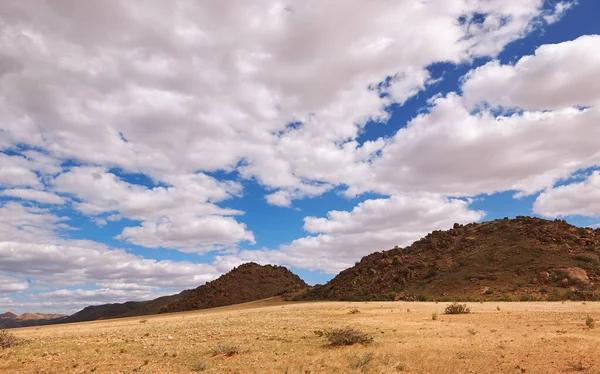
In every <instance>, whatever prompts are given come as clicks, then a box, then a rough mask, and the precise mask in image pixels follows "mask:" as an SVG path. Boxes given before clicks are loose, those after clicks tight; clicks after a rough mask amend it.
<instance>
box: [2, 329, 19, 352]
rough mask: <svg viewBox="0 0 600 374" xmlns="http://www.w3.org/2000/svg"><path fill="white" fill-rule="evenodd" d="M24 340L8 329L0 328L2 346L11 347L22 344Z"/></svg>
mask: <svg viewBox="0 0 600 374" xmlns="http://www.w3.org/2000/svg"><path fill="white" fill-rule="evenodd" d="M21 342H22V340H21V339H19V338H17V337H16V336H14V335H13V334H11V333H10V332H8V331H6V330H0V348H2V349H3V348H10V347H14V346H17V345H19V344H21Z"/></svg>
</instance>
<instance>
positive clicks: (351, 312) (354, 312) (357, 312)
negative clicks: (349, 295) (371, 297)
mask: <svg viewBox="0 0 600 374" xmlns="http://www.w3.org/2000/svg"><path fill="white" fill-rule="evenodd" d="M359 313H360V310H358V309H352V310H350V311H349V312H348V314H359Z"/></svg>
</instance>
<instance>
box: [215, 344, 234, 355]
mask: <svg viewBox="0 0 600 374" xmlns="http://www.w3.org/2000/svg"><path fill="white" fill-rule="evenodd" d="M210 353H211V354H212V355H213V356H226V357H231V356H233V355H237V354H240V353H242V352H241V350H240V347H238V346H237V345H227V344H226V345H222V344H219V345H217V346H215V347H212V348H211V349H210Z"/></svg>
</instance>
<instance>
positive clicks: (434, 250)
mask: <svg viewBox="0 0 600 374" xmlns="http://www.w3.org/2000/svg"><path fill="white" fill-rule="evenodd" d="M599 255H600V229H595V230H594V229H590V228H580V227H576V226H572V225H570V224H568V223H566V222H565V221H563V220H555V221H548V220H544V219H540V218H532V217H522V216H521V217H517V218H515V219H500V220H495V221H490V222H484V223H472V224H468V225H464V226H463V225H459V224H455V225H454V228H452V229H450V230H447V231H434V232H432V233H431V234H429V235H427V236H426V237H424V238H422V239H420V240H418V241H416V242H414V243H413V244H412V245H410V246H408V247H406V248H398V247H397V248H394V249H391V250H388V251H383V252H376V253H373V254H370V255H368V256H366V257H364V258H362V259H361V261H360V262H358V263H356V265H355V266H353V267H351V268H349V269H347V270H344V271H342V272H341V273H340V274H338V275H337V276H336V277H335V278H334V279H332V280H331V281H330V282H328V283H327V284H325V285H317V286H315V287H313V288H312V289H311V290H309V291H307V292H306V293H304V294H302V295H300V296H299V297H296V299H299V300H434V299H435V300H452V299H463V300H491V299H494V300H561V299H566V298H569V299H579V300H582V299H594V300H597V299H600V293H599V290H600V288H599V285H600V284H599V283H600V266H599Z"/></svg>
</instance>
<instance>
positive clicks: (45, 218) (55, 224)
mask: <svg viewBox="0 0 600 374" xmlns="http://www.w3.org/2000/svg"><path fill="white" fill-rule="evenodd" d="M67 220H68V219H67V218H65V217H58V216H56V215H54V214H52V213H50V211H49V210H47V209H41V208H37V207H32V206H25V205H22V204H19V203H17V202H13V201H8V202H4V203H0V237H1V238H2V241H6V242H8V241H23V242H36V243H44V242H49V241H53V240H55V239H56V233H55V230H56V229H59V228H63V229H68V228H70V227H69V226H68V225H67V224H65V223H64V222H65V221H67Z"/></svg>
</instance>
